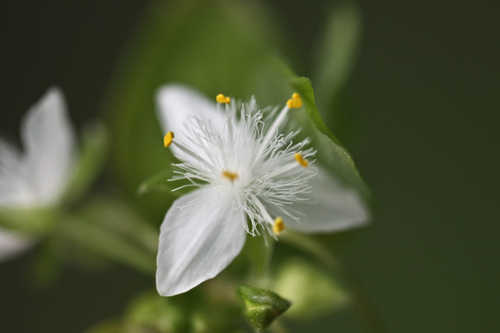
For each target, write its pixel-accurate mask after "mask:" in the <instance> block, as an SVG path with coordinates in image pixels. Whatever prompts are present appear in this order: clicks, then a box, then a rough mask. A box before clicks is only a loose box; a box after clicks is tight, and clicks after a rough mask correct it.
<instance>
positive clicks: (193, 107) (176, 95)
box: [156, 84, 224, 136]
mask: <svg viewBox="0 0 500 333" xmlns="http://www.w3.org/2000/svg"><path fill="white" fill-rule="evenodd" d="M156 102H157V111H158V118H159V120H160V123H161V126H162V129H163V131H164V132H165V133H166V132H168V131H172V132H174V134H175V135H176V136H179V135H182V133H183V131H184V129H183V127H184V125H183V124H184V122H185V121H186V120H187V119H189V118H192V117H193V116H196V117H199V118H201V119H210V120H211V121H212V122H216V123H220V124H221V125H220V126H221V127H222V126H223V124H224V117H223V114H222V112H219V111H217V108H216V106H215V103H214V102H211V101H209V100H208V99H207V98H206V97H204V96H202V95H200V94H199V93H198V92H196V91H194V90H192V89H190V88H187V87H184V86H182V85H177V84H172V85H166V86H163V87H162V88H160V89H159V90H158V93H157V96H156Z"/></svg>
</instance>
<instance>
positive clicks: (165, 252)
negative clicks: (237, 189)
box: [156, 186, 246, 296]
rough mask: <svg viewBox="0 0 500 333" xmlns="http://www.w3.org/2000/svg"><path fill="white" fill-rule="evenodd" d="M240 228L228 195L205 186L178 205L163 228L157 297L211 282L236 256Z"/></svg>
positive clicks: (239, 215) (237, 213)
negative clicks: (207, 281) (204, 282)
mask: <svg viewBox="0 0 500 333" xmlns="http://www.w3.org/2000/svg"><path fill="white" fill-rule="evenodd" d="M244 223H245V216H244V214H243V212H242V211H241V210H239V209H238V208H237V207H236V206H235V203H234V200H233V199H232V195H231V193H227V192H225V191H223V189H221V188H220V187H217V186H210V187H208V186H207V187H204V188H201V189H198V190H196V191H194V192H191V193H189V194H187V195H185V196H183V197H181V198H179V199H177V200H176V201H175V202H174V204H173V205H172V207H170V209H169V211H168V212H167V215H166V216H165V219H164V221H163V224H162V226H161V231H160V244H159V249H158V257H157V271H156V288H157V290H158V293H159V294H160V295H163V296H172V295H176V294H180V293H183V292H186V291H188V290H190V289H192V288H194V287H195V286H197V285H198V284H200V283H202V282H203V281H206V280H208V279H211V278H213V277H215V276H216V275H217V274H218V273H219V272H221V271H222V270H223V269H224V268H225V267H226V266H228V265H229V263H230V262H231V261H232V260H233V259H234V257H236V256H237V255H238V254H239V253H240V251H241V249H242V247H243V244H244V243H245V237H246V234H245V231H244V229H243V225H244Z"/></svg>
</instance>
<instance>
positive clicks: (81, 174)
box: [63, 124, 108, 201]
mask: <svg viewBox="0 0 500 333" xmlns="http://www.w3.org/2000/svg"><path fill="white" fill-rule="evenodd" d="M107 151H108V135H107V131H106V128H105V127H104V126H103V125H101V124H96V125H94V126H92V127H88V128H87V129H86V130H85V131H84V133H83V138H82V150H81V153H80V156H79V159H78V161H77V163H76V168H75V171H74V173H73V176H72V178H71V179H70V182H69V184H68V188H67V190H66V192H65V194H64V195H63V199H64V200H65V201H72V200H75V199H77V198H79V197H80V196H82V195H83V194H84V193H85V192H86V191H87V190H88V189H89V187H90V186H91V184H92V182H93V181H94V180H95V178H96V177H97V176H98V175H99V172H100V171H101V168H102V166H103V163H104V161H105V157H106V154H107Z"/></svg>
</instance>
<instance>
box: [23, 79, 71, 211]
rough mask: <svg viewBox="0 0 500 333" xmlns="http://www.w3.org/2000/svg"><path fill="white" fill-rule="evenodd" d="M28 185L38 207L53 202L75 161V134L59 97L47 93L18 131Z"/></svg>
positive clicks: (54, 91)
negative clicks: (32, 189) (38, 204)
mask: <svg viewBox="0 0 500 333" xmlns="http://www.w3.org/2000/svg"><path fill="white" fill-rule="evenodd" d="M21 135H22V138H23V143H24V148H25V151H26V163H27V168H28V169H29V177H30V181H31V182H32V184H33V186H34V190H35V192H36V193H37V195H38V200H39V203H40V204H48V203H52V202H53V201H55V200H56V199H57V198H58V196H59V195H61V193H62V191H64V188H65V186H66V185H67V182H68V178H69V176H70V172H71V168H72V166H73V161H74V145H75V143H74V142H75V140H74V133H73V129H72V127H71V124H70V122H69V119H68V115H67V114H66V104H65V102H64V98H63V95H62V93H61V92H60V91H59V90H58V89H55V88H52V89H50V90H49V91H48V92H47V93H46V94H45V95H44V96H43V97H42V99H41V100H40V101H39V102H38V103H37V104H35V105H34V106H33V107H32V108H31V109H30V110H29V111H28V114H27V116H26V117H25V119H24V121H23V125H22V129H21Z"/></svg>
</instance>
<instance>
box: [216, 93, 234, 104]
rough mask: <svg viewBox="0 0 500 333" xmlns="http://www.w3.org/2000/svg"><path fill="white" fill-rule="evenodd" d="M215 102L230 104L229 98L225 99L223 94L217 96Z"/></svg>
mask: <svg viewBox="0 0 500 333" xmlns="http://www.w3.org/2000/svg"><path fill="white" fill-rule="evenodd" d="M215 100H216V101H217V103H219V104H229V103H231V97H226V96H224V94H218V95H217V96H216V97H215Z"/></svg>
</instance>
